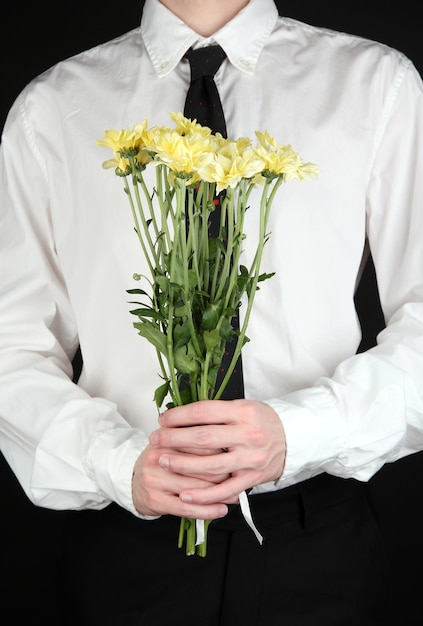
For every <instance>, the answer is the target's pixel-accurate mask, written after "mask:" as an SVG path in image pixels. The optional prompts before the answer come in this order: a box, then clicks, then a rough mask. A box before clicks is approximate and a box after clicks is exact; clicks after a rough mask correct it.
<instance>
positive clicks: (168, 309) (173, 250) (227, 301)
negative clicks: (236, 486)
mask: <svg viewBox="0 0 423 626" xmlns="http://www.w3.org/2000/svg"><path fill="white" fill-rule="evenodd" d="M170 116H171V118H172V119H173V121H174V122H175V128H167V127H152V128H148V127H147V122H146V120H144V122H143V123H141V124H137V125H135V126H134V128H133V129H132V130H121V131H116V130H107V131H105V135H104V138H103V139H99V140H98V141H97V144H98V145H100V146H103V147H109V148H111V149H112V150H113V158H112V159H110V160H108V161H106V162H104V163H103V167H105V168H114V170H115V173H116V174H117V175H118V176H119V177H121V178H122V180H123V185H124V190H125V192H126V195H127V198H128V200H129V206H130V209H131V212H132V216H133V220H134V226H135V232H136V235H137V237H138V240H139V243H140V246H141V248H142V252H143V254H144V257H145V260H146V264H147V266H148V270H149V274H148V275H144V276H141V275H139V274H134V278H135V279H137V280H140V281H141V280H142V281H143V283H144V284H143V285H142V286H140V287H136V288H133V289H129V290H128V292H129V293H130V294H132V295H134V296H137V297H138V299H137V301H136V302H133V303H132V304H135V305H136V307H135V308H133V309H132V310H131V313H132V314H133V315H134V316H135V317H136V318H137V320H136V321H135V322H134V327H135V328H136V330H137V331H138V334H139V335H140V336H141V337H144V338H145V339H147V341H149V342H150V343H151V344H152V345H153V346H154V348H155V349H156V353H157V359H158V367H159V369H160V377H161V379H162V382H161V384H160V385H159V386H158V387H157V389H156V390H155V392H154V401H155V403H156V406H157V408H158V409H159V410H160V408H161V407H162V406H163V403H164V402H165V400H166V407H167V408H170V407H172V406H180V405H183V404H188V403H190V402H194V401H196V400H206V399H208V400H212V399H218V398H220V396H221V394H222V392H223V390H224V389H225V387H226V385H227V383H228V380H229V378H230V375H231V373H232V371H233V368H234V367H235V364H236V361H237V359H238V357H239V355H240V353H241V350H242V348H243V346H244V345H245V343H246V342H247V341H249V339H248V337H247V334H246V332H247V326H248V321H249V318H250V314H251V310H252V306H253V301H254V297H255V294H256V292H257V290H258V286H259V283H260V282H262V281H264V280H267V279H268V278H270V277H271V276H273V273H263V272H261V270H260V265H261V260H262V254H263V249H264V246H265V244H266V242H267V241H268V239H269V235H268V232H267V225H268V220H269V215H270V209H271V206H272V203H273V200H274V197H275V195H276V193H277V190H278V189H279V187H280V186H281V184H282V182H283V181H288V180H290V179H293V178H296V179H299V180H301V179H306V178H309V179H310V178H315V177H316V176H317V173H318V168H317V166H316V165H314V164H313V163H305V162H303V161H302V159H301V158H300V157H299V155H298V154H297V153H295V152H294V151H293V150H292V148H291V147H290V146H285V145H277V144H276V142H275V140H274V139H273V138H272V137H271V136H270V135H269V133H267V132H265V133H262V132H259V131H257V132H256V136H257V139H258V143H257V145H256V146H253V145H252V142H251V140H250V139H248V138H240V139H237V140H232V139H225V138H223V137H222V136H221V135H219V134H216V135H213V134H212V132H211V130H210V129H209V128H207V127H204V126H201V125H199V124H197V123H196V121H195V120H189V119H187V118H185V117H184V116H183V115H182V114H181V113H171V114H170ZM147 167H150V168H151V167H154V168H155V185H154V188H153V189H152V190H150V189H149V188H148V186H147V185H146V183H145V179H144V171H145V169H146V168H147ZM257 185H261V187H262V193H261V201H260V205H259V206H258V207H253V208H250V209H249V202H250V196H251V192H252V190H253V188H254V187H256V186H257ZM217 195H219V198H220V205H219V210H220V215H219V228H218V234H217V235H216V236H210V235H209V225H210V220H211V214H212V212H213V211H215V210H217V209H216V202H215V200H216V197H217ZM248 209H249V210H251V211H253V212H254V217H257V232H258V237H257V241H258V243H257V248H256V250H255V254H254V257H253V259H252V262H251V264H250V266H249V267H246V266H245V265H243V264H242V261H241V259H242V247H243V242H244V239H245V236H246V235H245V233H244V223H245V214H246V211H247V210H248ZM242 303H245V312H244V315H243V322H242V325H241V327H240V329H237V330H235V329H234V328H233V326H232V319H233V318H234V316H235V315H236V312H237V309H238V308H239V307H240V306H241V304H242ZM243 305H244V304H243ZM229 341H235V342H236V344H235V350H234V354H233V358H232V361H231V364H230V366H229V368H228V370H227V372H226V374H225V377H224V379H223V380H222V382H221V384H220V385H219V386H218V388H216V380H217V374H218V370H219V367H220V364H221V361H222V357H223V354H224V351H225V346H226V344H227V342H229ZM207 527H208V521H207V520H206V521H205V522H204V538H203V539H202V540H201V541H200V542H199V543H198V541H197V537H196V520H189V519H185V518H182V519H181V529H180V534H179V539H178V545H179V547H182V545H183V542H184V539H185V540H186V553H187V554H190V555H191V554H198V555H200V556H205V555H206V546H207V544H206V541H207Z"/></svg>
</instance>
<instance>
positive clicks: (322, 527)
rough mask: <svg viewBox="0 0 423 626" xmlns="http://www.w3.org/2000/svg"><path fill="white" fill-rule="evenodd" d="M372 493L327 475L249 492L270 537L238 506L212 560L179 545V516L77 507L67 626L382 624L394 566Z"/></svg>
mask: <svg viewBox="0 0 423 626" xmlns="http://www.w3.org/2000/svg"><path fill="white" fill-rule="evenodd" d="M366 493H367V492H366V485H365V484H363V483H359V482H357V481H354V480H344V479H340V478H335V477H332V476H329V475H327V474H322V475H320V476H317V477H315V478H312V479H310V480H307V481H304V482H302V483H300V484H299V485H295V486H292V487H288V488H286V489H284V490H281V491H278V492H275V493H270V494H264V495H257V496H250V507H251V511H252V515H253V519H254V521H255V524H256V526H257V528H258V530H259V531H260V532H261V534H262V535H263V536H264V541H263V544H262V545H260V544H259V543H258V541H257V539H256V537H255V535H254V533H253V532H252V530H251V529H250V528H249V527H248V525H247V523H246V522H245V520H244V518H243V517H242V515H241V513H240V511H239V508H238V507H235V508H234V509H233V510H232V511H231V512H230V513H229V514H228V515H227V516H226V517H225V518H223V519H222V520H218V521H216V522H212V523H211V525H210V527H209V533H208V554H207V556H206V557H205V558H201V557H197V556H189V557H188V556H186V555H185V552H184V549H179V548H178V547H177V536H178V530H179V519H178V518H173V517H170V516H169V517H167V516H163V517H161V518H160V519H158V520H155V521H143V520H139V519H137V518H136V517H135V516H133V515H131V514H130V513H128V512H126V511H124V510H122V509H121V508H119V507H118V506H116V505H111V506H109V507H108V508H107V509H105V510H103V511H83V512H74V513H71V514H70V515H69V520H68V523H67V525H66V528H65V534H64V542H63V552H62V556H61V574H60V577H59V580H58V585H59V588H60V596H61V598H62V612H63V616H64V617H63V622H62V623H63V624H69V625H70V624H72V626H75V625H76V624H77V625H78V626H97V625H98V626H100V625H101V626H135V625H137V626H312V625H314V626H320V625H322V626H347V625H348V626H350V625H351V626H353V625H354V626H357V625H359V626H375V625H381V626H382V625H383V626H385V625H386V624H389V572H388V571H387V559H386V557H385V552H384V548H383V542H382V539H381V536H380V534H379V530H378V528H377V524H376V523H375V519H374V517H373V514H372V510H371V508H370V506H369V503H368V499H367V495H366ZM66 620H67V621H66Z"/></svg>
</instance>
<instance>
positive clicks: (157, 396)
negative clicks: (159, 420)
mask: <svg viewBox="0 0 423 626" xmlns="http://www.w3.org/2000/svg"><path fill="white" fill-rule="evenodd" d="M169 387H170V385H169V383H168V382H165V383H163V385H160V387H157V389H156V391H155V392H154V402H155V403H156V406H157V408H160V407H161V406H162V404H163V400H164V399H165V397H166V396H167V394H168V391H169Z"/></svg>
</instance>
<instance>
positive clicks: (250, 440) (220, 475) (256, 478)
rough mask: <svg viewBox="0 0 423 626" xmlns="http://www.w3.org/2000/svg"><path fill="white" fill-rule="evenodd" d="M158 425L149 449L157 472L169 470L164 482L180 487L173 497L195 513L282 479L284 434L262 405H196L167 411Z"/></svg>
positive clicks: (209, 402)
mask: <svg viewBox="0 0 423 626" xmlns="http://www.w3.org/2000/svg"><path fill="white" fill-rule="evenodd" d="M159 423H160V428H159V429H158V430H156V431H154V432H153V433H152V434H151V436H150V444H151V445H152V446H153V448H154V449H155V450H156V452H157V454H158V458H157V462H158V465H159V467H160V468H163V469H164V470H166V471H167V473H166V474H165V476H164V478H163V479H164V480H165V481H166V480H169V477H170V476H171V477H172V481H173V482H172V484H174V481H176V482H177V483H178V484H177V486H176V485H174V490H175V493H179V499H180V500H181V501H182V502H184V503H188V504H191V505H192V507H193V509H194V508H196V507H201V506H207V505H210V506H216V507H219V506H221V505H222V503H230V502H237V501H238V496H239V494H240V493H241V492H242V491H244V490H245V489H248V488H250V487H253V486H254V485H258V484H260V483H264V482H268V481H272V480H276V479H278V478H279V477H280V476H281V475H282V472H283V468H284V464H285V456H286V441H285V432H284V429H283V426H282V423H281V421H280V419H279V417H278V415H277V414H276V412H275V411H274V410H273V409H272V408H271V407H270V406H268V405H267V404H265V403H263V402H255V401H250V400H232V401H223V400H204V401H200V402H194V403H191V404H188V405H184V406H181V407H175V408H173V409H170V410H168V411H166V412H165V413H163V414H162V415H161V416H160V418H159ZM183 427H189V428H183ZM187 452H188V453H187ZM156 471H158V470H157V468H156ZM166 477H167V478H166ZM176 477H178V478H177V479H176ZM183 479H184V480H183ZM195 480H197V481H198V482H196V483H195V482H191V483H190V484H188V482H189V481H195ZM196 510H197V509H196ZM210 510H211V511H212V510H213V512H214V509H210ZM184 515H185V514H184ZM186 516H187V517H197V518H198V517H200V518H201V519H212V517H210V516H209V517H204V516H201V515H198V514H197V513H195V514H194V515H192V514H190V515H186ZM213 517H216V515H213Z"/></svg>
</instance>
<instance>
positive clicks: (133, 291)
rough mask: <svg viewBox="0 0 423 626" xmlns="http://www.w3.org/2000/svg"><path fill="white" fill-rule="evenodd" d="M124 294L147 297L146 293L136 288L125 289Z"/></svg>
mask: <svg viewBox="0 0 423 626" xmlns="http://www.w3.org/2000/svg"><path fill="white" fill-rule="evenodd" d="M126 293H137V294H139V295H140V296H148V293H147V292H146V291H144V289H139V288H136V289H127V290H126Z"/></svg>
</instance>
